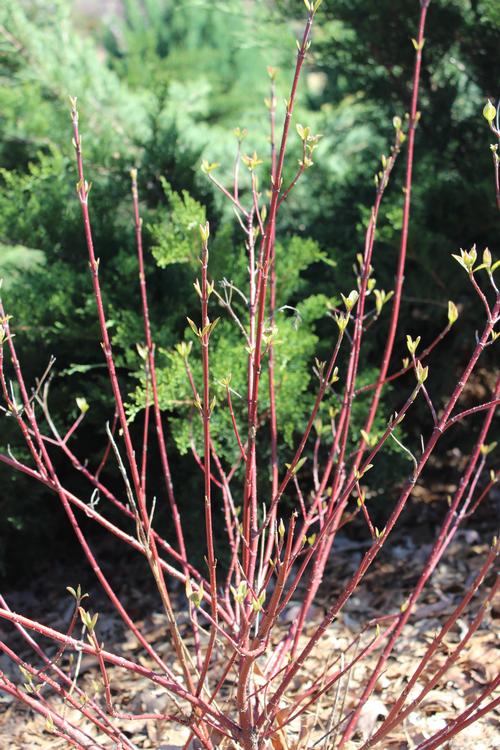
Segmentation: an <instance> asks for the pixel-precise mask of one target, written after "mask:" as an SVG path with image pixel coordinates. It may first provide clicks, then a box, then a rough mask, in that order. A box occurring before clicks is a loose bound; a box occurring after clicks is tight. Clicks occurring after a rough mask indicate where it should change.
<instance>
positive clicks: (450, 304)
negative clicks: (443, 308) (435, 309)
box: [448, 300, 458, 326]
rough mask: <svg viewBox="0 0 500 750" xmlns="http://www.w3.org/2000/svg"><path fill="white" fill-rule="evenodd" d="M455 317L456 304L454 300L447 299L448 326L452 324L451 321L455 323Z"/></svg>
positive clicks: (456, 316)
mask: <svg viewBox="0 0 500 750" xmlns="http://www.w3.org/2000/svg"><path fill="white" fill-rule="evenodd" d="M457 318H458V310H457V306H456V304H455V303H454V302H452V301H451V300H449V302H448V323H449V324H450V326H452V325H453V323H455V321H456V320H457Z"/></svg>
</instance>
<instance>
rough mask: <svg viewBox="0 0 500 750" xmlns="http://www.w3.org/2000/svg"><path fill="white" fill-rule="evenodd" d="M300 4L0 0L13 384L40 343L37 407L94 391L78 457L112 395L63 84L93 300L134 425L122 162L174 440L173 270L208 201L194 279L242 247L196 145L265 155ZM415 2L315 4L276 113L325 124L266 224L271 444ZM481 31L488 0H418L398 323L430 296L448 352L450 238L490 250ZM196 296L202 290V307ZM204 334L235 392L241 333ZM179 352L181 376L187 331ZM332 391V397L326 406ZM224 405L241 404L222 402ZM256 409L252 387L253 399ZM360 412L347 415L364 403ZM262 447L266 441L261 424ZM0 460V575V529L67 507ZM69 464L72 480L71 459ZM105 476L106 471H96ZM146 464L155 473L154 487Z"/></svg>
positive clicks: (350, 252)
mask: <svg viewBox="0 0 500 750" xmlns="http://www.w3.org/2000/svg"><path fill="white" fill-rule="evenodd" d="M303 10H304V8H303V3H302V0H286V1H283V0H276V1H275V2H264V1H262V2H248V1H247V2H244V1H243V0H228V2H223V3H217V2H216V3H213V2H207V1H205V0H193V2H188V3H174V2H172V1H171V0H125V1H124V2H123V4H122V6H121V11H120V12H117V13H115V14H114V15H113V16H112V17H110V18H103V19H99V18H93V17H91V16H89V15H82V13H81V12H79V11H78V9H75V8H74V7H73V4H72V3H70V2H68V1H67V0H57V1H56V2H51V3H50V7H49V4H48V3H47V2H44V1H43V0H23V1H22V2H19V0H4V3H3V4H2V6H1V8H0V27H1V28H2V29H3V31H2V33H1V34H0V52H1V56H0V76H1V79H2V84H4V85H2V86H1V88H0V112H1V113H2V114H1V118H0V135H1V137H0V165H1V170H0V186H1V190H0V276H3V277H4V284H3V290H2V291H3V297H4V301H5V304H6V306H7V308H8V311H9V313H11V314H13V315H14V320H13V325H14V327H15V329H16V332H17V345H18V347H19V349H20V352H21V354H22V359H23V365H24V368H25V373H26V376H27V379H28V382H29V383H30V384H34V383H35V379H36V378H37V377H39V376H40V374H41V372H43V370H44V369H45V367H46V365H47V361H48V359H49V357H50V356H51V355H55V356H57V362H56V366H55V368H54V379H53V382H52V386H51V407H52V411H53V414H54V419H55V421H56V423H57V424H58V426H59V427H60V428H61V429H64V427H66V428H67V427H68V426H69V425H70V424H71V420H72V419H73V418H74V417H75V416H76V415H77V413H78V412H77V407H76V404H75V400H74V399H75V395H80V396H85V398H86V399H87V401H88V402H89V404H91V409H90V411H89V413H88V415H87V417H86V420H85V423H84V426H83V428H82V430H81V433H80V436H79V438H78V439H77V442H76V447H75V450H76V451H77V452H79V454H80V455H82V456H85V455H88V456H89V460H90V461H91V463H92V462H95V461H97V460H98V455H97V448H98V446H99V440H96V435H97V436H101V437H102V435H103V431H104V423H105V421H106V420H111V419H112V416H113V414H112V404H111V400H110V391H109V388H108V386H107V380H106V374H105V370H104V366H103V362H102V357H101V350H100V347H99V336H98V330H97V324H96V316H95V306H94V302H93V298H92V295H91V287H90V283H89V278H88V268H87V261H86V250H85V246H84V239H83V233H82V228H81V218H80V208H79V205H78V203H77V201H76V198H75V193H74V183H75V167H74V161H73V153H72V147H71V133H70V122H69V113H68V99H67V97H68V95H77V96H78V99H79V110H80V116H81V129H82V133H83V143H84V156H85V160H86V169H87V174H88V176H89V178H91V179H92V181H93V188H92V194H91V211H92V220H93V225H94V232H95V237H96V242H97V253H98V255H99V256H100V258H101V269H102V284H103V288H104V295H105V302H106V307H107V310H108V313H109V318H110V326H111V332H112V337H113V342H114V345H115V349H116V351H117V355H118V364H119V373H120V378H121V380H122V382H123V385H124V387H125V389H126V390H127V391H128V393H129V394H130V397H129V410H130V415H131V418H134V424H135V425H136V426H137V429H138V430H139V429H140V422H141V419H140V409H141V406H142V405H143V403H144V393H143V387H142V383H143V371H142V365H141V359H140V357H139V355H138V353H137V349H136V344H137V343H138V342H140V341H141V340H142V337H143V333H142V324H141V320H140V317H139V315H138V305H137V303H136V300H137V295H138V288H137V268H136V256H135V245H134V236H133V226H132V215H131V199H130V191H129V181H128V170H129V168H130V167H131V166H137V167H139V181H140V191H141V202H142V205H141V211H142V215H143V218H144V226H145V244H146V250H147V275H148V281H149V290H150V298H151V313H152V321H153V327H154V331H155V340H156V343H157V346H158V351H159V364H160V397H161V401H162V407H163V408H164V409H165V411H166V412H167V413H168V415H169V419H170V422H169V424H170V433H169V434H170V439H171V440H172V441H173V442H175V444H176V447H177V448H178V449H179V450H180V453H181V454H184V453H185V452H186V451H187V450H188V447H189V442H190V440H192V439H194V440H195V442H196V440H197V430H198V426H197V424H198V423H197V421H196V419H195V418H193V410H192V406H191V404H190V395H189V392H188V391H187V389H186V378H185V376H184V374H183V366H182V362H181V360H180V358H179V356H178V355H177V354H176V353H175V345H176V344H177V343H178V342H179V341H181V340H184V339H185V340H186V341H189V340H191V339H192V338H193V337H192V335H191V333H190V330H189V328H187V327H186V316H187V315H189V316H190V317H192V318H193V319H197V315H198V312H197V298H196V295H195V293H194V291H193V289H192V281H193V279H194V277H195V275H196V274H197V269H198V264H197V260H196V257H197V252H198V249H197V247H198V246H197V242H198V240H197V237H196V227H197V225H198V223H199V222H200V221H202V220H203V219H204V217H205V216H206V217H207V218H208V219H209V220H210V222H211V227H212V236H213V242H212V245H211V274H212V277H213V278H214V279H216V280H217V281H220V280H221V279H223V278H224V277H228V278H229V279H231V281H233V282H234V283H235V284H237V285H238V284H243V282H244V276H245V265H246V263H245V258H244V248H243V245H242V241H241V236H240V235H239V233H238V230H237V227H236V226H235V222H234V216H233V214H232V211H231V207H230V206H229V205H228V204H227V202H225V201H224V200H223V198H222V196H221V195H220V194H218V193H217V192H215V191H214V189H213V188H212V186H211V184H210V183H209V181H208V180H207V179H206V177H205V176H204V175H203V174H202V173H201V171H200V169H199V165H200V163H201V160H202V159H205V158H206V159H208V160H209V161H210V162H219V163H220V164H221V167H220V169H219V170H218V172H217V176H218V178H219V179H220V180H221V181H222V182H227V181H230V180H231V173H232V165H233V160H234V155H235V143H236V142H235V139H234V137H233V135H232V131H233V129H234V128H235V127H237V126H239V127H245V128H247V129H248V132H249V135H248V138H247V140H246V141H245V142H244V150H246V151H247V152H249V153H251V152H253V151H254V150H256V151H257V152H258V153H259V155H260V156H261V158H263V159H264V165H263V167H262V170H263V171H262V175H263V179H264V176H265V174H266V169H268V166H269V165H268V163H267V159H268V150H269V146H268V137H267V134H268V124H267V123H268V113H267V111H266V108H265V106H264V104H263V100H264V98H265V97H266V96H268V93H269V92H268V89H269V81H268V76H267V74H266V66H268V65H272V66H276V67H278V68H280V69H281V70H282V72H281V73H280V74H279V76H278V102H279V107H278V122H279V121H280V119H281V117H282V115H283V105H282V104H281V102H282V99H283V97H284V96H286V95H287V91H288V87H289V82H290V76H291V69H292V65H293V59H294V53H295V42H294V38H295V35H296V34H297V33H298V30H299V29H300V24H299V21H300V18H301V17H302V16H303ZM417 17H418V2H417V1H416V0H415V2H409V1H408V0H381V1H380V2H378V3H376V4H374V3H372V2H370V0H337V1H336V2H335V3H333V2H332V3H329V2H327V1H326V0H325V2H324V3H323V6H322V9H321V14H320V17H319V18H318V26H317V29H316V31H315V34H314V43H313V48H312V58H311V61H310V63H309V66H308V68H307V70H306V75H305V81H304V84H305V85H304V86H303V88H302V90H301V95H300V98H299V104H298V110H297V115H296V121H297V122H302V123H304V124H307V125H311V127H312V128H313V130H314V131H315V132H321V133H322V134H323V139H322V141H321V146H320V148H319V149H318V151H317V158H316V159H315V161H316V164H315V166H314V168H313V169H311V170H309V171H308V173H307V175H306V177H305V178H304V179H303V180H302V181H301V182H300V183H299V184H298V186H297V189H296V190H295V191H294V192H293V193H292V195H291V196H290V199H289V200H288V201H287V205H286V206H285V209H284V211H283V212H282V218H281V220H280V226H279V237H280V245H279V249H278V259H279V264H280V268H281V282H280V283H281V287H280V288H279V289H278V305H279V306H280V308H282V311H281V312H280V313H279V314H278V320H277V324H278V329H279V330H278V335H277V341H276V351H277V358H278V377H279V378H280V379H281V380H280V386H281V387H280V402H279V409H280V414H279V416H280V420H281V424H282V429H281V431H280V440H281V441H282V442H283V446H284V447H285V449H287V447H288V448H291V446H292V444H293V439H294V436H295V437H296V435H297V433H298V431H299V430H300V426H301V425H302V424H303V421H304V416H305V414H306V413H307V409H308V406H309V404H310V402H311V398H312V393H313V382H314V378H313V375H312V367H311V366H312V362H313V359H314V356H316V355H317V356H320V358H321V357H325V356H327V352H328V347H329V345H330V343H331V339H332V336H333V332H332V331H333V326H332V321H331V319H330V318H329V317H328V314H327V313H328V305H332V304H335V299H336V297H337V296H338V294H339V292H340V291H343V292H346V291H349V290H350V289H351V288H352V287H353V286H354V275H353V274H351V266H352V261H353V258H354V255H355V253H356V252H357V251H358V250H359V249H360V248H361V247H362V243H363V234H364V227H365V225H366V222H367V217H368V211H369V207H370V205H371V202H372V200H373V173H374V172H375V171H376V170H377V163H378V161H379V159H380V154H381V153H383V152H386V153H387V152H388V149H389V144H390V141H391V139H392V126H391V120H392V117H393V116H394V115H395V114H400V115H403V114H404V112H405V110H406V109H407V107H408V102H409V97H410V82H411V72H412V60H413V48H412V45H411V42H410V38H411V37H412V36H414V35H415V26H416V20H417ZM499 42H500V13H499V11H498V9H497V5H496V3H495V2H493V0H482V1H481V0H478V1H476V2H473V1H472V0H433V2H432V3H431V8H430V11H429V22H428V31H427V44H426V47H425V55H424V69H423V77H422V96H421V109H422V111H423V116H422V121H421V125H420V127H419V132H418V138H417V159H416V170H415V188H414V209H413V222H412V230H411V235H410V242H409V269H408V273H407V287H406V292H405V298H404V304H403V321H402V326H401V336H403V334H404V333H406V332H409V333H412V334H417V333H418V334H422V335H423V336H424V337H425V336H428V337H430V336H431V335H432V334H433V333H435V332H436V330H437V329H439V327H440V326H441V324H442V323H443V322H444V321H445V320H446V304H447V300H448V298H450V297H451V298H452V299H455V301H456V302H458V303H460V304H461V306H462V307H463V309H464V312H465V318H466V321H468V325H467V324H466V326H465V328H464V329H462V330H463V331H465V333H464V335H463V340H458V341H457V340H452V342H450V343H449V344H448V345H447V346H448V347H449V348H455V349H456V350H457V352H456V353H458V355H459V356H460V352H461V348H462V346H463V347H464V348H466V346H467V341H468V337H467V331H468V330H473V327H474V326H475V324H476V317H475V316H476V305H475V303H474V302H473V301H472V300H471V299H470V298H469V292H468V288H467V286H466V285H464V278H463V275H462V274H460V273H459V272H458V271H457V269H456V268H453V267H452V264H451V261H450V253H451V252H455V251H456V250H457V248H458V247H459V246H460V245H463V246H469V245H470V244H472V243H473V242H477V243H478V246H479V247H482V246H485V245H489V246H490V247H491V248H492V250H494V242H495V240H496V236H497V232H495V230H496V229H497V227H498V224H497V223H496V222H497V221H498V219H497V216H496V212H495V206H494V196H493V183H492V171H491V159H490V154H489V149H488V143H489V141H488V133H487V130H486V128H485V125H484V122H483V121H482V119H481V116H480V112H481V109H482V106H483V103H484V100H485V98H486V97H487V96H490V97H491V98H495V97H496V96H498V91H497V90H496V86H497V80H496V76H495V62H496V60H497V57H498V45H499ZM298 156H299V142H298V139H297V138H292V143H291V151H290V157H289V159H288V161H287V167H286V177H288V178H289V177H291V175H292V174H293V171H294V169H295V166H294V165H295V164H296V159H297V158H298ZM243 171H244V170H243V168H242V172H243ZM403 173H404V170H403V163H402V160H401V162H400V164H399V165H398V169H397V170H396V174H395V178H394V182H393V185H392V186H391V188H390V190H389V192H388V195H387V199H386V200H385V203H384V208H383V215H382V218H381V221H380V235H379V240H378V243H377V250H376V253H377V254H376V271H377V274H376V275H377V279H378V286H379V288H385V289H386V290H389V289H391V287H392V283H393V281H392V279H393V274H394V259H395V255H396V252H397V246H398V237H399V234H398V232H399V228H400V222H401V207H402V193H401V185H402V179H403ZM244 179H245V177H244ZM285 181H286V180H285ZM246 185H247V187H248V182H247V183H246ZM244 189H245V186H244V187H243V190H244ZM292 308H293V309H292ZM417 310H418V312H417ZM241 313H242V315H244V314H245V311H244V310H242V311H241ZM217 314H221V310H220V309H219V311H218V312H217V310H216V309H214V311H213V315H214V316H215V315H217ZM297 321H300V324H299V325H298V326H297ZM382 342H383V328H374V329H373V335H372V336H371V337H370V344H369V345H368V347H367V353H366V361H365V363H364V367H365V374H364V375H363V378H365V379H366V380H367V381H368V380H369V379H370V369H369V368H370V366H371V364H372V363H373V362H374V361H375V360H373V362H372V355H375V354H376V353H377V350H378V349H379V348H380V346H381V344H382ZM213 344H214V348H213V353H212V361H213V363H214V373H213V377H214V388H215V390H216V392H217V390H218V391H219V393H218V397H219V399H220V400H221V401H222V400H223V394H222V389H221V388H220V387H218V386H217V381H219V380H220V379H222V378H224V377H226V376H227V375H228V374H229V372H231V375H232V382H231V385H232V387H234V389H235V391H237V392H239V391H241V390H242V389H243V381H244V374H243V370H242V369H240V368H241V363H242V362H243V359H242V358H241V356H240V355H241V353H244V345H243V342H242V340H241V338H240V337H239V336H238V332H237V330H236V329H235V327H234V326H232V325H231V324H230V323H229V321H228V320H226V319H225V320H224V321H223V322H222V323H221V324H220V326H219V327H218V328H217V330H216V335H214V341H213ZM452 353H453V352H452ZM238 363H240V364H238ZM192 367H193V372H194V374H195V377H196V376H197V375H199V361H198V359H197V355H196V353H195V349H193V355H192ZM452 374H453V373H452V372H451V371H449V370H447V368H441V372H440V373H439V375H438V381H437V382H436V386H437V387H440V386H441V385H443V387H444V385H445V384H446V380H447V378H448V377H451V376H452ZM263 386H264V387H263V392H264V393H265V392H266V384H265V382H264V384H263ZM334 402H335V394H333V395H332V399H331V401H330V402H329V403H327V404H325V410H327V409H328V408H329V406H331V405H332V403H334ZM235 405H236V409H237V411H238V414H239V416H241V417H244V410H243V408H242V407H241V406H240V404H239V401H238V399H237V398H236V399H235ZM266 408H267V404H266V401H265V399H264V402H263V412H264V413H265V411H266ZM357 410H358V412H359V413H358V415H357V420H358V421H359V423H361V413H362V411H363V404H362V402H360V404H359V406H357ZM195 416H196V415H195ZM322 416H323V418H324V419H327V418H328V417H327V413H325V414H323V415H322ZM1 425H2V426H1V439H0V443H1V445H2V448H3V449H5V446H6V445H7V444H9V445H11V446H12V449H13V450H14V452H15V453H16V455H22V454H21V453H20V451H21V450H22V449H21V447H20V444H19V441H18V438H17V436H16V434H15V431H14V430H13V429H12V425H11V424H10V423H9V422H8V420H6V419H3V420H2V423H1ZM214 431H215V434H216V438H217V440H218V443H219V447H220V450H221V452H222V454H223V455H224V457H225V458H226V459H227V460H231V459H233V458H234V455H235V445H234V440H233V439H232V438H231V430H230V424H229V421H228V415H227V412H226V411H225V410H223V409H216V414H215V416H214ZM261 451H262V455H263V457H264V458H265V457H266V456H267V451H268V446H267V445H266V442H265V441H263V442H262V448H261ZM184 461H185V459H182V458H179V466H178V468H179V470H180V471H185V470H186V466H187V464H186V463H185V462H184ZM189 471H191V469H189ZM0 475H1V481H2V489H1V491H0V550H1V552H0V566H2V565H4V566H5V567H4V570H5V571H7V570H9V569H12V568H15V567H16V566H18V565H19V564H20V556H19V555H18V553H17V550H18V549H20V546H21V545H20V544H19V542H20V540H29V541H30V542H31V544H32V548H33V550H36V545H37V544H39V543H40V542H41V541H43V540H46V539H47V538H49V537H53V536H54V534H55V530H57V529H58V528H65V526H64V522H63V520H62V519H61V518H60V517H59V515H58V514H57V511H56V509H55V503H50V502H46V501H45V500H44V499H43V497H41V496H40V495H42V496H43V493H41V491H40V489H35V488H34V486H33V484H32V483H28V482H27V481H26V480H25V479H23V478H22V477H19V476H12V473H11V472H10V471H5V470H4V469H3V468H0ZM67 481H68V483H69V484H70V485H71V486H73V487H75V489H78V488H79V479H78V477H74V476H68V478H67ZM110 481H117V478H114V477H113V476H112V475H111V476H110ZM194 481H195V480H193V479H190V481H188V482H186V487H185V495H186V497H185V499H184V502H185V504H186V508H187V509H188V510H189V512H192V513H193V514H194V515H195V516H196V513H197V511H196V508H195V507H191V505H190V502H191V501H190V499H189V498H190V496H191V494H192V487H193V482H194ZM380 481H381V482H382V479H381V480H380ZM158 482H159V480H158V478H156V477H153V478H152V487H153V489H155V488H157V487H159V484H158ZM158 491H159V490H158ZM188 496H189V497H188ZM41 509H42V510H41ZM25 549H26V545H24V550H23V559H24V561H25V564H27V565H29V564H30V556H29V555H26V552H25ZM9 566H10V568H9ZM1 570H2V569H1V568H0V573H1Z"/></svg>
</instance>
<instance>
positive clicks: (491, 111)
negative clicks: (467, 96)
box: [483, 99, 497, 125]
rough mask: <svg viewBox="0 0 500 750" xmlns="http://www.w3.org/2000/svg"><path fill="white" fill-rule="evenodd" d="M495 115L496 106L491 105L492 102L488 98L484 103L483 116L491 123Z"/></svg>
mask: <svg viewBox="0 0 500 750" xmlns="http://www.w3.org/2000/svg"><path fill="white" fill-rule="evenodd" d="M496 115H497V110H496V107H495V106H494V105H493V103H492V102H491V101H490V99H488V101H487V102H486V104H485V105H484V109H483V117H484V119H485V120H486V122H487V123H488V124H489V125H491V123H492V122H493V120H494V119H495V117H496Z"/></svg>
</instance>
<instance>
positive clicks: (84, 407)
mask: <svg viewBox="0 0 500 750" xmlns="http://www.w3.org/2000/svg"><path fill="white" fill-rule="evenodd" d="M75 401H76V405H77V406H78V408H79V409H80V411H81V413H82V414H86V413H87V412H88V410H89V408H90V407H89V405H88V403H87V399H86V398H84V397H83V396H77V398H76V399H75Z"/></svg>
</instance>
